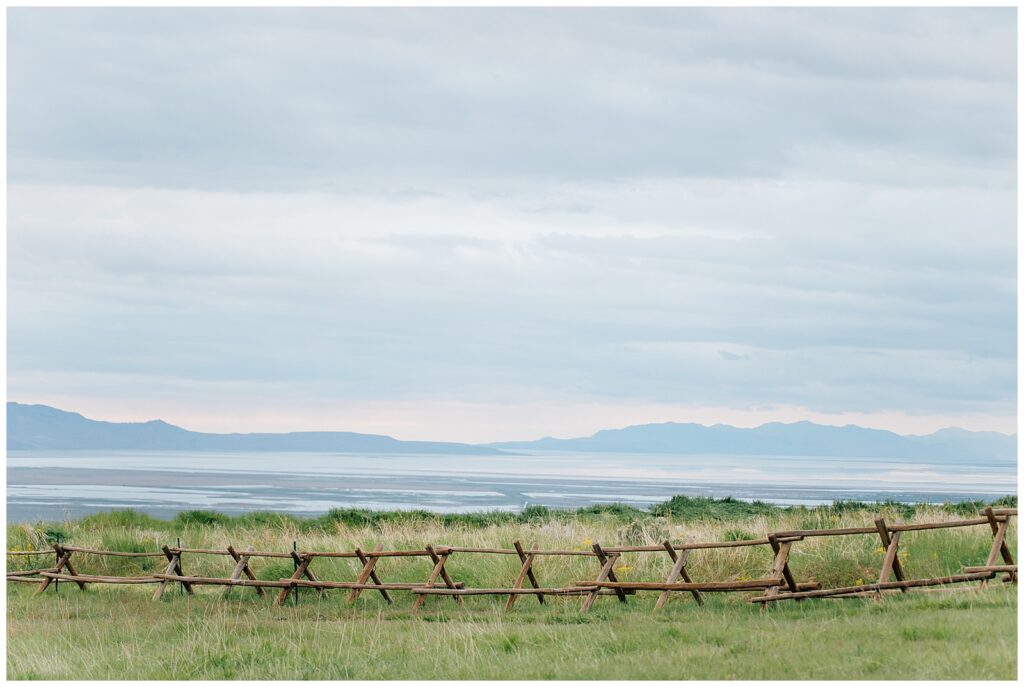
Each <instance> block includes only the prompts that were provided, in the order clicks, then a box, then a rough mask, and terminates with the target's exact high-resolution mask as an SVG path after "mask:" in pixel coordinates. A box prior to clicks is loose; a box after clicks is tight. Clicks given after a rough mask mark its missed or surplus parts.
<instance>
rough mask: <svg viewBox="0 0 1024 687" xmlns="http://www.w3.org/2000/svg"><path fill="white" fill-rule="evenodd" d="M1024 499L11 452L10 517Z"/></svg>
mask: <svg viewBox="0 0 1024 687" xmlns="http://www.w3.org/2000/svg"><path fill="white" fill-rule="evenodd" d="M1016 493H1017V473H1016V464H1012V463H1005V462H1004V463H992V464H978V463H970V464H965V463H963V462H961V461H944V462H938V461H935V462H928V461H914V462H896V461H892V460H880V459H873V458H858V459H851V458H814V457H803V456H799V457H794V456H727V455H715V456H672V455H650V454H581V453H543V454H542V453H530V454H523V455H514V456H513V455H509V456H448V455H403V456H394V455H388V456H382V455H359V454H324V453H272V454H271V453H260V454H251V455H246V454H238V453H179V452H149V453H146V452H127V451H126V452H110V451H105V452H37V451H10V452H9V453H8V459H7V518H8V520H9V521H13V522H21V521H30V520H37V519H47V520H49V519H60V518H63V517H65V516H78V515H82V514H85V513H90V512H95V511H99V510H108V509H111V508H136V509H138V510H141V511H145V512H148V513H151V514H153V515H158V516H167V515H170V514H173V513H175V512H178V511H181V510H189V509H197V508H201V509H212V510H218V511H221V512H225V513H242V512H246V511H252V510H275V511H285V512H290V513H296V514H300V515H313V514H317V513H322V512H325V511H327V510H328V509H330V508H334V507H361V508H375V509H400V508H401V509H409V508H422V509H426V510H433V511H444V512H465V511H480V510H491V509H500V510H519V509H521V508H523V507H524V506H526V505H527V504H543V505H547V506H553V507H578V506H582V505H587V504H594V503H612V502H620V503H629V504H633V505H637V506H645V505H649V504H651V503H657V502H659V501H664V500H666V499H667V498H669V497H671V496H673V495H675V494H688V495H692V496H696V495H703V496H716V497H723V496H734V497H737V498H742V499H763V500H766V501H772V502H775V503H783V504H808V505H811V504H818V503H828V502H831V501H833V500H835V499H858V500H872V501H873V500H882V499H895V500H900V501H935V502H941V501H945V500H963V499H980V498H992V497H995V496H1003V495H1005V494H1016Z"/></svg>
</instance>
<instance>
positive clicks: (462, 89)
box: [7, 8, 1017, 441]
mask: <svg viewBox="0 0 1024 687" xmlns="http://www.w3.org/2000/svg"><path fill="white" fill-rule="evenodd" d="M1016 47H1017V46H1016V10H1015V9H1013V8H1003V9H987V10H963V9H910V10H895V9H885V10H877V9H826V10H807V9H775V10H752V9H716V10H704V9H696V8H676V9H656V10H650V9H645V10H625V9H572V10H557V9H515V10H503V9H475V10H474V9H446V10H430V9H388V10H379V9H318V10H288V11H285V10H262V9H229V10H207V9H186V8H177V9H113V10H110V9H105V10H98V9H36V8H32V9H26V8H12V9H9V10H8V75H7V79H8V105H7V107H8V110H7V112H8V133H7V143H8V158H7V159H8V220H9V221H8V251H9V261H8V279H9V281H8V308H9V309H8V315H7V317H8V327H7V336H8V361H7V362H8V374H9V376H8V398H9V400H17V401H23V402H41V403H50V404H53V405H57V406H59V407H63V408H67V409H71V410H76V411H79V412H82V413H84V414H85V415H87V416H90V417H96V418H100V419H111V420H146V419H151V418H154V417H161V418H163V419H165V420H168V421H170V422H175V423H177V424H182V425H184V426H187V427H189V428H194V429H203V430H210V431H261V430H268V431H279V430H280V431H285V430H300V429H337V430H352V431H368V432H377V433H386V434H391V435H394V436H397V437H399V438H408V439H413V438H422V439H450V440H466V441H485V440H501V439H528V438H535V437H539V436H542V435H547V434H553V435H556V436H575V435H581V434H590V433H592V432H593V431H595V430H598V429H601V428H603V427H617V426H623V425H627V424H636V423H642V422H651V421H666V420H675V421H680V422H685V421H696V422H703V423H707V424H710V423H714V422H724V423H729V424H736V425H745V426H750V425H755V424H759V423H760V422H765V421H770V420H784V421H793V420H799V419H811V420H815V421H819V422H826V423H830V424H845V423H847V422H856V423H858V424H862V425H866V426H874V427H884V428H889V429H894V430H896V431H900V432H903V433H922V432H927V431H931V430H934V429H937V428H939V427H943V426H949V425H959V426H963V427H968V428H972V429H997V430H1001V431H1014V428H1015V426H1016V419H1015V415H1016V374H1017V360H1016V349H1017V344H1016V330H1017V318H1016V287H1017V285H1016V278H1017V265H1016V253H1017V245H1016V210H1017V208H1016V145H1017V140H1016V136H1017V134H1016V120H1017V114H1016V100H1017V91H1016V88H1017V87H1016V77H1017V74H1016Z"/></svg>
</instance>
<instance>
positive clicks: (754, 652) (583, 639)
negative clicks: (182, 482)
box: [7, 498, 1016, 679]
mask: <svg viewBox="0 0 1024 687" xmlns="http://www.w3.org/2000/svg"><path fill="white" fill-rule="evenodd" d="M1011 504H1012V505H1015V501H1012V500H1009V501H1004V502H1003V503H1002V505H1011ZM982 506H983V504H968V505H964V506H949V507H936V506H923V507H908V506H899V505H894V504H890V505H887V506H882V507H879V506H877V505H871V506H866V505H864V504H837V505H836V506H833V507H828V508H813V509H804V508H788V509H787V508H778V507H774V506H769V505H766V504H746V503H742V502H739V501H733V500H720V501H711V500H701V499H687V498H676V499H673V500H672V501H670V502H668V503H666V504H663V505H662V506H660V507H658V508H655V509H654V512H651V513H649V512H644V511H638V510H636V509H632V508H628V507H618V506H614V507H602V508H590V509H583V510H581V511H576V512H548V511H546V510H545V509H533V510H532V511H530V512H527V513H525V514H522V515H514V514H488V515H469V516H436V515H430V514H425V513H418V514H417V513H412V514H409V513H402V514H399V513H370V512H359V511H334V512H332V513H331V514H329V515H327V516H323V517H321V518H316V519H309V520H299V519H295V518H291V517H287V516H281V515H277V514H251V515H248V516H243V517H237V518H229V517H226V516H223V515H219V514H215V513H200V512H193V513H185V514H182V515H180V516H179V517H178V518H176V519H174V520H169V521H164V520H156V519H152V518H149V517H147V516H144V515H140V514H137V513H132V512H114V513H105V514H100V515H95V516H90V517H87V518H83V519H81V520H77V521H68V522H63V523H56V524H36V525H9V526H8V528H7V535H8V548H11V549H25V548H45V547H46V546H47V541H48V539H50V538H52V537H55V536H56V535H58V534H59V535H60V536H61V540H62V541H65V542H67V541H72V542H74V543H75V544H78V545H82V546H96V547H99V548H109V549H118V550H155V549H157V548H158V546H159V544H162V543H169V544H172V545H173V544H174V542H175V539H176V538H177V537H181V540H182V545H184V546H189V547H201V548H205V547H210V548H223V547H224V546H226V545H227V544H229V543H231V544H234V545H235V546H236V547H245V546H248V545H250V544H251V545H254V546H256V547H257V548H259V549H263V550H267V549H273V550H282V551H284V550H288V549H291V547H292V543H293V541H297V542H298V547H299V548H300V549H305V550H338V549H350V548H352V547H354V546H356V545H358V546H361V547H363V548H369V547H372V546H373V545H374V544H377V543H380V544H384V545H385V546H386V547H388V548H392V547H394V548H409V547H412V548H419V547H421V546H423V545H424V544H427V543H433V544H437V545H440V544H447V545H463V546H501V547H507V546H508V545H509V544H510V543H511V542H512V541H513V540H515V539H519V540H521V541H522V542H523V543H524V544H527V545H528V544H531V543H533V542H537V543H539V544H540V545H541V546H542V547H543V548H556V547H557V548H578V549H586V548H589V544H590V542H600V543H602V544H605V545H614V544H657V543H660V542H661V541H663V540H664V539H672V540H675V541H679V540H685V539H690V538H693V539H698V540H723V539H744V538H755V537H760V536H763V535H764V534H766V533H768V532H770V531H774V530H783V529H795V528H807V527H824V526H859V525H870V524H872V522H873V519H874V517H876V516H877V515H883V516H884V517H886V518H887V519H888V520H890V521H892V522H896V521H905V522H912V521H921V522H923V521H934V520H945V519H957V518H960V517H963V516H964V515H969V514H973V513H975V512H977V510H978V508H980V507H982ZM1011 533H1012V537H1011V538H1010V541H1011V548H1012V549H1013V550H1014V552H1015V553H1016V527H1014V529H1013V530H1012V532H1011ZM991 541H992V536H991V532H990V531H989V530H988V528H987V527H975V528H964V529H952V530H934V531H925V532H914V533H908V535H907V536H906V537H905V538H904V539H903V540H902V546H901V549H902V550H903V552H904V554H903V557H902V560H903V563H904V566H905V568H906V569H907V571H908V573H909V574H911V575H913V576H915V577H923V576H931V575H939V574H944V573H951V572H954V571H956V570H958V569H959V568H960V567H961V566H963V565H970V564H979V563H981V562H983V561H984V558H985V556H986V555H987V553H988V549H989V546H990V545H991ZM764 549H766V547H756V548H740V549H720V550H714V551H699V552H694V553H693V554H692V556H691V559H690V560H691V562H690V564H689V566H688V569H689V570H690V572H691V575H692V576H693V577H694V578H695V579H697V580H710V579H719V580H726V579H743V578H744V577H746V578H754V577H764V576H765V575H766V573H767V571H768V570H769V569H770V565H771V556H770V554H769V552H768V551H767V550H764ZM42 560H52V554H50V556H49V557H48V558H46V559H41V560H40V562H42ZM76 560H77V561H78V567H79V569H80V571H81V572H83V573H111V574H118V575H125V574H131V573H140V572H147V571H150V570H153V569H154V568H159V567H162V566H161V564H160V562H159V561H158V560H156V559H109V558H108V559H102V558H97V557H91V556H89V557H81V558H79V555H78V554H76ZM881 560H882V554H881V553H880V551H879V544H878V539H877V537H872V536H857V537H845V538H842V539H808V540H805V541H802V542H798V543H797V544H796V545H795V546H794V548H793V555H792V558H791V564H792V568H793V571H794V573H795V574H796V576H797V577H798V579H801V580H809V579H814V580H817V581H819V582H822V583H823V584H825V585H839V584H849V583H855V582H857V581H858V580H872V579H874V578H877V575H878V569H879V566H880V565H881ZM24 563H25V561H24V560H18V561H17V562H16V563H14V565H19V566H21V565H23V564H24ZM184 564H185V571H186V573H188V574H195V575H212V576H226V575H227V574H228V573H230V570H231V568H232V567H233V566H232V564H231V562H230V561H229V559H227V558H219V557H209V556H191V557H188V556H186V558H185V561H184ZM8 565H9V566H10V565H12V563H11V562H10V561H9V563H8ZM253 567H254V570H255V572H256V574H257V575H258V576H259V577H261V578H265V579H277V578H279V577H283V576H288V575H289V574H290V573H291V567H292V566H291V563H290V562H288V561H279V560H278V561H270V560H267V559H264V560H259V561H255V562H254V566H253ZM429 567H430V566H429V564H428V563H427V562H426V561H425V560H422V559H391V560H384V561H382V562H381V563H380V565H379V567H378V570H379V571H380V574H381V577H382V578H383V579H384V580H385V581H391V582H395V581H421V580H423V579H425V578H426V576H427V574H428V572H429ZM669 567H670V561H669V559H668V556H667V555H665V554H634V555H627V556H624V557H623V560H622V562H621V564H620V566H619V568H618V574H619V576H620V577H621V578H624V579H629V580H660V579H663V578H664V576H665V575H666V574H667V571H668V569H669ZM448 568H449V570H450V572H451V574H452V576H453V577H454V578H455V579H456V580H461V581H464V582H465V583H466V584H467V585H468V586H509V585H511V583H512V581H513V580H514V578H515V576H516V573H517V571H518V568H519V562H518V559H516V558H515V557H513V556H488V555H469V554H456V555H454V556H453V557H452V558H451V559H450V562H449V564H448ZM596 568H597V566H596V563H595V561H594V559H592V558H587V557H572V558H546V559H541V561H540V562H539V563H538V564H537V566H536V572H537V574H538V576H539V578H540V582H541V584H542V585H545V586H556V585H560V584H565V583H568V582H572V581H575V580H583V579H588V578H593V575H594V573H595V571H596ZM313 569H314V571H315V572H316V573H317V574H318V576H320V577H321V578H326V579H344V580H352V579H354V578H355V575H356V573H357V570H358V563H357V562H353V561H349V560H342V559H336V560H330V561H328V560H318V561H316V562H315V563H314V566H313ZM32 591H33V590H32V588H31V586H25V585H22V586H17V585H13V584H12V585H9V589H8V657H7V661H8V677H10V678H15V679H17V678H50V679H62V678H65V679H74V678H93V679H104V678H111V677H130V678H138V679H168V678H206V679H219V678H253V679H255V678H262V679H268V678H296V679H299V678H323V679H332V678H362V679H372V678H391V679H400V678H408V679H416V678H424V679H425V678H436V679H440V678H480V679H515V678H562V679H574V678H595V679H596V678H621V679H628V678H662V679H681V678H706V679H716V678H750V679H758V678H763V679H772V678H775V679H778V678H852V679H856V678H895V677H902V678H908V679H924V678H929V679H940V678H945V679H985V678H1003V679H1011V678H1013V677H1015V676H1016V588H1015V587H1012V586H1009V585H1003V584H1002V583H1001V582H998V581H997V582H995V583H992V584H991V585H990V586H989V587H988V588H987V589H981V588H980V587H979V585H977V584H973V585H967V586H963V587H961V588H958V589H956V590H952V589H951V590H945V589H944V590H941V591H938V592H935V593H928V592H911V593H909V594H894V595H891V596H886V597H885V598H884V599H883V600H882V601H881V602H876V601H873V600H864V599H847V600H835V599H833V600H827V599H825V600H812V601H804V602H801V603H793V602H788V603H780V604H778V605H777V606H775V607H772V608H771V609H770V610H769V611H768V612H767V613H764V614H762V613H760V611H759V609H758V607H757V606H756V605H754V604H749V603H747V602H746V601H745V599H746V598H747V597H749V596H752V595H753V594H752V593H749V592H744V593H735V594H722V595H711V594H709V595H707V599H708V603H707V605H706V606H704V607H703V608H699V607H697V606H696V605H695V604H694V602H693V600H692V598H690V597H689V596H688V595H684V594H679V595H676V596H674V598H673V600H672V601H671V602H670V603H669V605H668V606H667V607H666V608H664V609H661V610H659V611H655V610H654V603H655V599H656V598H657V594H654V593H647V594H643V593H641V594H637V595H636V596H632V597H630V598H629V601H628V603H626V604H619V603H618V602H617V601H615V600H614V598H610V597H608V598H606V597H602V598H601V599H599V600H598V602H597V604H596V605H595V606H594V609H593V610H592V611H591V612H590V613H589V614H586V615H584V614H581V613H580V612H579V606H580V603H581V599H580V598H578V597H572V598H555V599H550V603H549V604H547V605H545V606H539V605H538V604H537V602H536V600H535V599H533V598H529V597H523V598H521V599H520V600H519V602H518V604H517V606H516V607H515V609H513V610H512V611H511V612H507V613H506V612H505V611H503V610H502V607H503V604H504V599H503V598H501V599H498V598H493V597H470V598H467V599H466V602H465V603H464V604H463V606H461V607H456V606H455V604H454V603H452V601H451V600H450V599H446V598H432V599H429V600H428V601H427V603H426V605H425V606H424V608H423V610H422V611H421V612H420V614H419V615H413V614H412V613H411V612H410V607H411V606H412V597H411V595H409V594H408V593H403V592H398V593H396V594H395V597H396V603H395V604H394V605H392V606H387V605H386V604H385V603H384V602H383V600H382V599H380V597H379V596H377V595H376V594H371V593H369V592H367V593H364V594H363V596H361V597H360V598H359V599H358V600H357V601H356V602H355V603H351V602H348V601H346V600H345V593H344V592H341V591H333V592H327V593H325V594H323V595H319V594H317V593H316V592H313V591H309V590H305V591H303V592H302V594H301V596H300V598H299V602H298V605H292V604H291V603H289V604H288V605H286V606H285V607H283V608H277V609H275V608H272V607H271V605H270V604H271V599H270V598H266V599H259V598H257V597H256V595H255V593H254V592H253V590H251V589H234V590H228V591H225V590H224V588H220V587H201V588H199V589H198V591H197V594H196V595H195V596H193V597H188V596H185V595H183V594H181V593H179V592H177V591H175V592H174V593H168V594H167V595H166V596H165V598H164V599H163V600H162V601H160V602H153V601H151V600H150V595H151V594H152V587H149V586H147V587H94V588H91V589H89V590H88V591H86V592H84V593H83V592H81V591H79V590H78V589H77V588H75V587H74V586H73V585H72V584H68V583H65V584H61V585H60V591H59V592H56V593H55V592H53V591H52V590H50V591H47V592H46V594H45V595H42V596H33V595H32V593H31V592H32ZM269 596H270V597H272V595H269Z"/></svg>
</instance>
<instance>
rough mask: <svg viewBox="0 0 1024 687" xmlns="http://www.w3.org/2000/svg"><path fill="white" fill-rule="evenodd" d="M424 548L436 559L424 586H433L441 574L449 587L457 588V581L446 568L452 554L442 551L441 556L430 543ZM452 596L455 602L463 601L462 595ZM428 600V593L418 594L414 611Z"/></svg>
mask: <svg viewBox="0 0 1024 687" xmlns="http://www.w3.org/2000/svg"><path fill="white" fill-rule="evenodd" d="M424 548H425V549H426V551H427V553H428V554H430V557H431V559H433V561H434V569H433V570H431V571H430V576H429V577H427V582H426V584H424V585H423V586H424V587H433V586H434V583H435V582H437V578H438V576H439V575H440V576H442V578H443V579H444V582H445V584H446V585H447V586H448V588H449V589H455V583H454V582H452V578H451V577H449V576H448V571H447V570H445V569H444V564H445V562H446V561H447V560H448V556H449V555H450V554H448V553H442V554H441V555H440V556H439V555H437V554H436V553H434V547H433V546H431V545H429V544H427V546H425V547H424ZM452 598H453V599H455V603H457V604H461V603H462V597H460V596H453V597H452ZM426 600H427V595H426V594H418V595H417V598H416V603H414V604H413V605H412V610H413V611H417V610H419V608H420V606H422V605H423V602H424V601H426Z"/></svg>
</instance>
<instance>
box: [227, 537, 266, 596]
mask: <svg viewBox="0 0 1024 687" xmlns="http://www.w3.org/2000/svg"><path fill="white" fill-rule="evenodd" d="M248 550H249V551H253V550H254V549H253V547H251V546H250V547H249V549H248ZM228 553H230V554H231V557H232V558H234V559H235V563H236V565H235V569H234V570H233V571H231V579H232V580H237V579H239V578H241V576H242V573H245V576H246V577H248V578H249V579H250V580H255V579H256V575H255V574H254V573H253V571H252V569H251V568H249V559H250V558H251V556H246V555H239V554H238V552H237V551H235V547H233V546H232V545H231V544H228ZM253 589H255V590H256V593H257V594H258V595H259V596H263V587H253ZM230 591H231V587H228V588H227V589H225V590H224V592H225V594H226V593H227V592H230Z"/></svg>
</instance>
